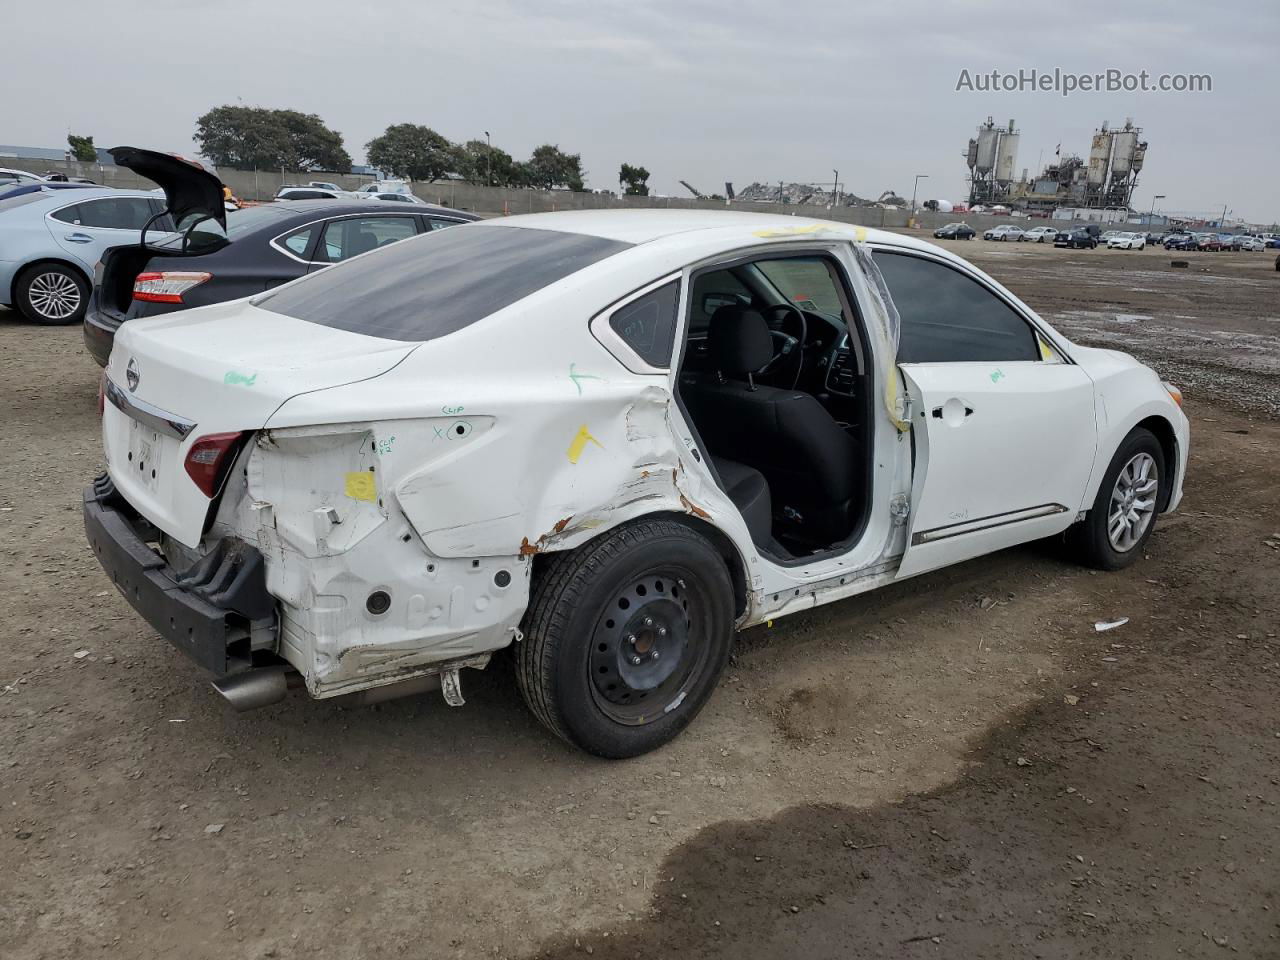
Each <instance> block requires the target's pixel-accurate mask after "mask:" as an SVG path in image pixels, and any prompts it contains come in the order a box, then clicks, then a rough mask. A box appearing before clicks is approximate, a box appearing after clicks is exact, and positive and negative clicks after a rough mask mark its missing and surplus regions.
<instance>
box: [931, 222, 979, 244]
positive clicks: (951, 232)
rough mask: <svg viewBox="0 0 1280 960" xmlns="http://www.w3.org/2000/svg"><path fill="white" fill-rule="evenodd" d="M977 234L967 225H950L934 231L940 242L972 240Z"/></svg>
mask: <svg viewBox="0 0 1280 960" xmlns="http://www.w3.org/2000/svg"><path fill="white" fill-rule="evenodd" d="M977 232H978V231H976V230H974V229H973V227H971V226H969V225H968V224H967V223H948V224H947V225H946V226H942V227H939V228H938V229H937V230H935V231H933V235H934V237H936V238H937V239H939V240H972V239H973V238H974V235H975V234H976V233H977Z"/></svg>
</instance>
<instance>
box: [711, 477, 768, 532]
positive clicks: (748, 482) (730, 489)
mask: <svg viewBox="0 0 1280 960" xmlns="http://www.w3.org/2000/svg"><path fill="white" fill-rule="evenodd" d="M711 463H712V464H713V465H714V466H715V468H716V473H717V474H719V475H720V483H721V484H722V485H723V486H724V492H725V493H726V494H728V495H729V499H730V500H732V501H733V505H734V506H735V507H737V508H738V512H740V513H741V514H742V519H743V520H745V521H746V522H747V531H748V532H749V533H750V534H751V541H752V542H753V543H755V544H756V545H757V546H762V545H764V544H767V543H768V542H769V531H770V529H771V528H772V526H773V511H772V510H771V509H770V506H769V484H768V482H767V481H766V480H765V478H764V474H763V473H761V472H760V471H759V470H754V469H752V468H751V467H748V466H747V465H746V464H742V463H736V462H735V461H733V460H726V459H724V458H723V457H716V456H713V457H712V458H711Z"/></svg>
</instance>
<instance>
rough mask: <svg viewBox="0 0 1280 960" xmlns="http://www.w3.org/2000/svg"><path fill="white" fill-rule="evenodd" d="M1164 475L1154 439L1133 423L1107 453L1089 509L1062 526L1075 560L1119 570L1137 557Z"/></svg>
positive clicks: (1159, 499) (1152, 521)
mask: <svg viewBox="0 0 1280 960" xmlns="http://www.w3.org/2000/svg"><path fill="white" fill-rule="evenodd" d="M1166 477H1167V473H1166V468H1165V462H1164V451H1163V450H1162V449H1161V447H1160V441H1159V440H1157V439H1156V438H1155V435H1154V434H1153V433H1152V432H1151V431H1150V430H1147V429H1145V428H1143V427H1137V428H1135V429H1134V430H1133V431H1132V432H1131V433H1130V434H1129V435H1128V436H1127V437H1125V438H1124V442H1123V443H1121V444H1120V448H1119V449H1118V450H1116V453H1115V456H1114V457H1112V458H1111V464H1110V466H1108V467H1107V472H1106V473H1105V474H1104V475H1103V477H1102V485H1101V486H1099V487H1098V495H1097V497H1095V498H1094V501H1093V508H1092V509H1091V510H1090V511H1089V512H1088V513H1087V514H1086V515H1085V518H1084V520H1082V521H1080V522H1079V523H1077V524H1076V525H1075V526H1073V527H1071V529H1069V530H1068V531H1067V542H1068V544H1069V545H1070V546H1071V547H1072V549H1073V551H1074V552H1075V554H1076V557H1077V559H1079V560H1080V562H1081V563H1083V564H1085V565H1086V566H1090V567H1095V568H1097V569H1099V570H1120V569H1122V568H1124V567H1127V566H1129V565H1130V564H1131V563H1133V562H1134V561H1135V560H1137V559H1138V557H1140V556H1141V555H1142V548H1143V547H1144V546H1146V543H1147V540H1149V539H1150V538H1151V533H1152V531H1153V530H1155V526H1156V516H1157V514H1158V512H1159V509H1160V504H1161V502H1162V500H1163V493H1164V485H1165V484H1167V483H1168V480H1167V479H1166Z"/></svg>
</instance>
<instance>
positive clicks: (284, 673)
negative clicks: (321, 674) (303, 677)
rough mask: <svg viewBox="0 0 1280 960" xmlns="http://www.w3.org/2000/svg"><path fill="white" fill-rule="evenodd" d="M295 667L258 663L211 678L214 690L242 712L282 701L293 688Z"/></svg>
mask: <svg viewBox="0 0 1280 960" xmlns="http://www.w3.org/2000/svg"><path fill="white" fill-rule="evenodd" d="M290 673H293V674H294V675H295V676H296V675H297V674H296V671H294V670H293V669H292V668H291V667H287V666H280V667H257V668H255V669H252V670H244V671H242V672H240V673H229V674H227V675H226V676H225V677H218V678H217V679H216V680H213V681H211V684H210V685H211V686H212V687H213V689H214V690H216V691H218V693H219V694H221V695H222V698H223V699H224V700H226V701H227V703H229V704H231V706H233V707H234V708H235V709H236V710H237V711H238V712H240V713H244V712H245V711H247V710H256V709H258V708H259V707H266V706H270V705H271V704H273V703H279V702H280V701H281V700H283V699H284V698H285V694H287V693H288V692H289V675H290Z"/></svg>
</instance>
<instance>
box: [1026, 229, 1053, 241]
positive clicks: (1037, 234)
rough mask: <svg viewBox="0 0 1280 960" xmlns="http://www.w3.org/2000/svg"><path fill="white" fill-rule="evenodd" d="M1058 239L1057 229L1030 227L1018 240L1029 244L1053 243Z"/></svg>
mask: <svg viewBox="0 0 1280 960" xmlns="http://www.w3.org/2000/svg"><path fill="white" fill-rule="evenodd" d="M1057 237H1058V228H1057V227H1032V228H1031V229H1030V230H1027V231H1026V232H1025V233H1023V234H1022V236H1020V237H1019V238H1018V239H1019V240H1026V241H1028V242H1031V243H1053V241H1054V240H1056V239H1057Z"/></svg>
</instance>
